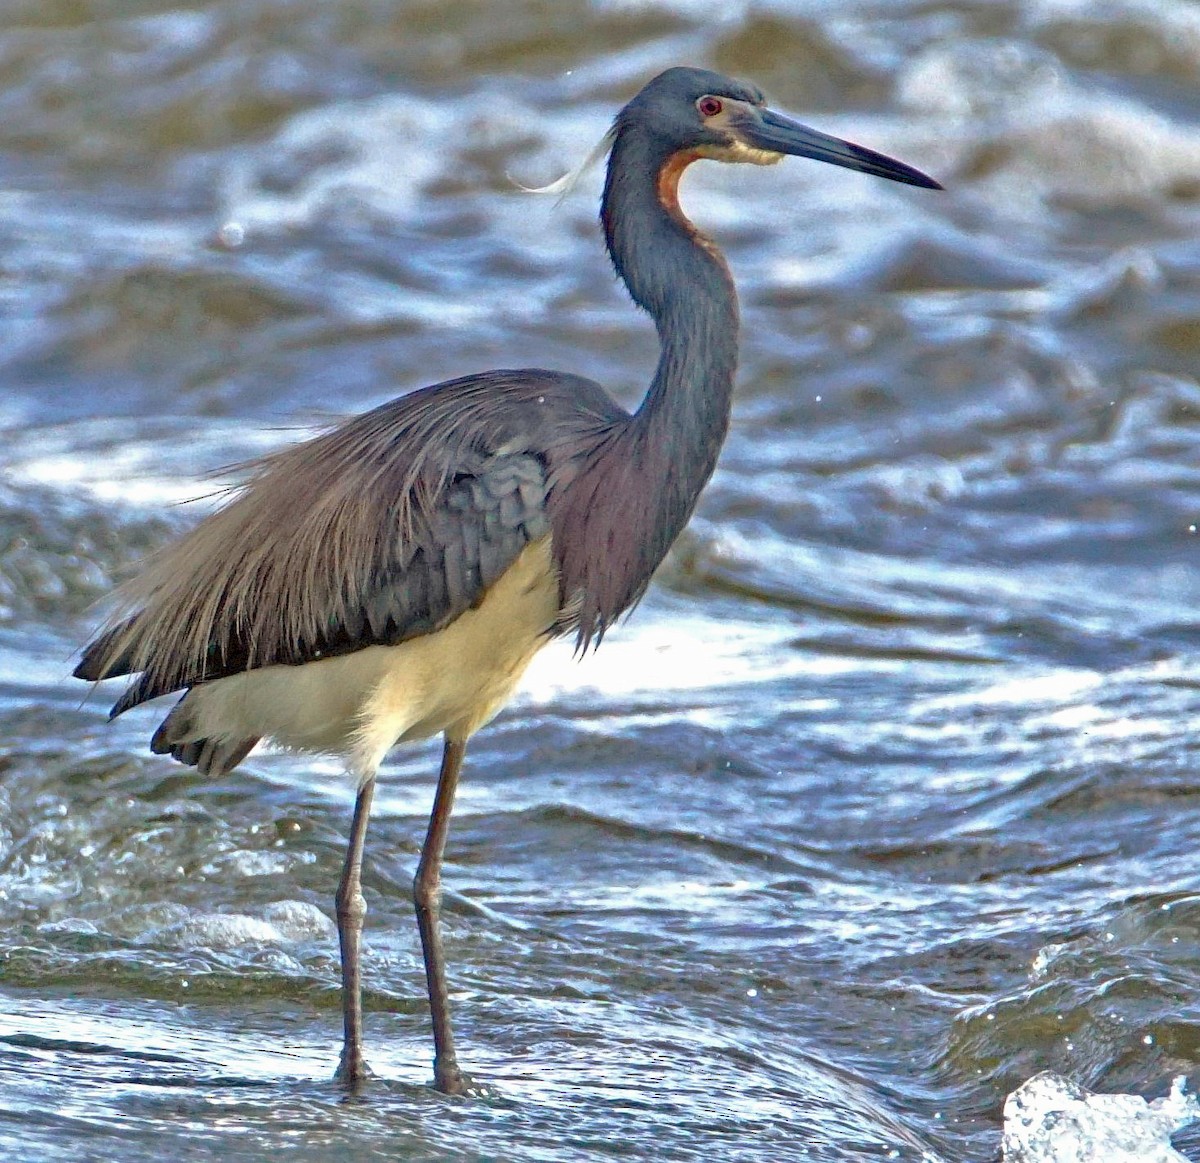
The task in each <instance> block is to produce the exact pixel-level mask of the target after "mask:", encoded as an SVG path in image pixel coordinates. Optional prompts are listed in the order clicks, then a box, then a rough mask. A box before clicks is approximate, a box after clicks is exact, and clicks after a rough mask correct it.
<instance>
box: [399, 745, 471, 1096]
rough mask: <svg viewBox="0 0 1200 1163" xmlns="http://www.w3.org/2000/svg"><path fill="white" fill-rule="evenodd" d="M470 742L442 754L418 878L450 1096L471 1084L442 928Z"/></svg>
mask: <svg viewBox="0 0 1200 1163" xmlns="http://www.w3.org/2000/svg"><path fill="white" fill-rule="evenodd" d="M466 749H467V745H466V742H465V741H464V742H461V743H459V742H456V741H454V740H452V739H450V738H449V737H447V739H446V746H445V750H444V751H443V752H442V770H441V773H440V774H439V775H438V785H437V792H436V793H435V795H434V797H433V814H432V815H431V816H430V817H429V831H428V832H427V833H426V835H425V846H424V847H423V848H422V849H421V860H420V863H419V864H418V865H417V875H416V877H415V878H414V879H413V903H414V904H415V905H416V907H417V926H418V928H419V929H420V931H421V951H422V953H423V954H424V955H425V978H426V980H427V981H428V983H429V1012H430V1015H431V1017H432V1018H433V1048H434V1053H433V1084H434V1086H436V1087H437V1089H438V1090H440V1091H443V1092H444V1093H445V1094H466V1093H467V1088H468V1086H469V1082H468V1080H467V1079H466V1077H464V1075H463V1072H462V1071H461V1070H460V1069H459V1067H458V1058H457V1056H456V1055H455V1053H454V1033H453V1031H452V1030H451V1028H450V997H449V994H448V992H447V989H446V959H445V956H444V955H443V953H442V936H441V932H440V931H439V928H438V918H439V914H440V912H441V901H442V892H441V883H442V853H443V852H444V851H445V848H446V833H447V832H448V831H449V828H450V811H451V809H452V808H453V807H454V791H455V789H456V788H457V787H458V773H459V770H460V769H461V767H462V761H463V754H464V753H465V752H466Z"/></svg>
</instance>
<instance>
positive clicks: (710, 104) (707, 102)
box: [696, 97, 725, 117]
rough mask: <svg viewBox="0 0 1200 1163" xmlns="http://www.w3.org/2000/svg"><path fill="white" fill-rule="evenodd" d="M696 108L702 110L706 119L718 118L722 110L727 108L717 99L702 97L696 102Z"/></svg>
mask: <svg viewBox="0 0 1200 1163" xmlns="http://www.w3.org/2000/svg"><path fill="white" fill-rule="evenodd" d="M696 108H697V109H699V110H700V112H701V114H702V115H703V116H705V117H716V115H717V114H718V113H720V112H721V110H722V109H724V108H725V106H724V105H722V104H721V102H720V100H719V99H718V98H717V97H701V98H700V100H699V101H697V102H696Z"/></svg>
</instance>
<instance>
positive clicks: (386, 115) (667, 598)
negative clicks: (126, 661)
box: [0, 0, 1200, 1161]
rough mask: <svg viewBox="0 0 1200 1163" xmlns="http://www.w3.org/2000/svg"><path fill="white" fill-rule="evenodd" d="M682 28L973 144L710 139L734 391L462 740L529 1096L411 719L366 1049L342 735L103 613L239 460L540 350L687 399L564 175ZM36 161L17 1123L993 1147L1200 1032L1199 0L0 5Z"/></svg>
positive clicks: (26, 140) (5, 364) (463, 1140)
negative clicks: (158, 735) (349, 931)
mask: <svg viewBox="0 0 1200 1163" xmlns="http://www.w3.org/2000/svg"><path fill="white" fill-rule="evenodd" d="M681 62H687V63H695V64H705V65H709V66H712V67H716V68H719V69H723V70H725V71H729V72H732V73H735V74H738V75H742V76H745V77H747V78H749V79H752V80H754V81H756V82H757V83H759V84H760V85H762V86H763V87H764V88H765V89H766V90H767V92H768V94H769V95H770V97H771V98H772V101H773V104H775V105H776V106H777V107H780V108H784V109H787V110H789V111H790V112H792V113H794V114H795V115H797V116H799V117H800V118H802V119H803V120H806V121H809V122H811V123H813V124H816V125H819V126H820V127H821V128H823V129H825V130H827V131H830V132H834V133H838V134H840V135H844V136H849V137H852V138H855V139H857V140H861V141H863V142H864V143H866V144H870V145H872V146H874V147H876V148H879V149H882V150H884V151H886V152H888V153H892V154H895V155H897V156H899V157H901V158H904V159H905V160H907V161H909V162H911V163H913V164H915V165H918V166H920V167H921V168H922V169H925V170H928V171H929V172H932V173H934V174H936V175H937V176H939V177H940V178H941V179H942V180H943V181H944V182H945V183H946V185H947V187H948V192H947V193H946V194H942V195H933V194H929V193H927V192H922V191H909V190H904V189H901V188H899V187H896V186H893V185H891V184H888V183H883V182H877V181H872V180H869V179H866V178H862V177H858V176H854V175H850V174H847V173H845V172H844V171H838V170H834V169H831V168H830V167H823V166H817V165H813V164H811V163H803V162H790V163H785V164H783V165H781V166H779V167H777V168H775V169H772V170H768V171H762V170H758V169H751V168H749V167H742V168H733V167H717V166H698V167H694V169H693V171H691V172H690V173H689V177H688V179H687V182H686V183H685V189H684V201H685V203H686V205H687V206H688V208H689V211H690V212H691V213H692V214H693V215H694V217H695V218H696V219H697V221H698V222H700V223H701V224H702V225H704V226H705V227H706V228H707V229H709V230H711V232H712V233H714V234H715V235H716V236H717V238H718V239H719V240H720V242H721V244H722V246H723V247H724V248H725V249H726V251H727V253H728V255H729V258H730V262H731V265H732V267H733V270H734V273H735V275H736V277H737V280H738V283H739V286H740V288H741V292H742V299H743V307H744V337H743V361H742V371H741V373H740V380H739V382H740V388H739V392H738V396H737V401H736V407H735V418H734V429H733V433H732V435H731V437H730V440H729V444H728V446H727V448H726V451H725V454H724V457H723V459H722V462H721V467H720V468H719V470H718V472H717V475H716V477H715V478H714V481H713V483H712V485H711V487H710V488H709V490H708V492H707V493H706V494H705V496H704V498H703V500H702V502H701V506H700V510H699V513H698V516H697V518H696V519H695V520H694V521H693V523H692V526H691V528H690V529H689V531H688V532H687V534H686V535H685V537H684V538H683V539H682V541H681V542H680V544H679V545H678V547H677V549H676V551H675V552H674V554H673V555H672V557H671V558H670V559H669V561H668V563H667V565H666V566H665V567H664V569H663V570H662V572H661V574H660V578H659V584H658V585H657V587H656V588H655V589H654V590H653V591H652V593H651V595H650V597H649V598H648V599H647V601H646V602H645V603H644V604H643V606H642V607H641V608H640V609H639V611H638V612H637V614H636V615H635V617H634V618H633V620H632V621H631V622H629V623H628V624H627V625H625V626H624V627H622V628H621V629H620V630H619V631H617V632H615V633H613V634H612V635H611V636H610V638H609V639H608V640H606V642H605V644H604V647H603V648H602V649H601V651H600V652H599V653H598V654H597V655H595V656H594V657H591V658H589V659H587V660H586V661H584V662H582V663H577V662H575V661H574V660H573V659H572V658H571V657H570V655H569V652H568V651H567V650H566V649H559V650H551V651H548V652H547V653H546V655H545V656H544V657H543V658H541V659H539V661H538V662H537V663H536V664H535V668H534V669H533V671H531V673H530V676H529V678H528V681H527V682H526V683H525V685H524V687H523V693H522V695H521V696H520V698H519V699H518V700H517V702H516V703H515V705H514V706H513V707H512V708H511V709H510V710H509V711H507V712H506V713H505V714H504V715H503V716H502V717H501V718H500V719H499V720H498V721H497V722H496V724H495V725H494V726H493V727H492V728H490V729H489V730H488V731H486V732H484V733H482V734H481V735H480V736H479V737H478V738H477V740H476V742H475V745H474V747H473V750H472V754H471V756H470V757H469V761H468V762H469V772H468V775H467V778H466V781H465V786H464V789H463V793H462V798H461V802H460V806H459V809H458V811H457V814H456V818H455V825H454V829H453V832H452V836H451V844H450V851H449V854H448V864H447V871H446V882H447V885H448V889H449V890H450V899H449V901H448V915H447V918H446V929H447V941H448V954H449V958H450V965H451V972H452V987H453V990H454V993H455V1005H456V1007H457V1015H458V1022H459V1035H460V1040H461V1042H462V1055H463V1058H464V1063H465V1064H466V1065H467V1067H468V1068H469V1069H470V1070H471V1071H472V1073H473V1074H475V1075H476V1076H477V1077H478V1078H481V1079H483V1080H486V1082H487V1083H488V1084H489V1085H490V1087H491V1088H492V1091H493V1095H492V1097H490V1098H488V1099H484V1100H479V1101H474V1102H470V1103H460V1102H454V1101H448V1100H445V1099H443V1098H441V1097H440V1096H438V1095H436V1094H434V1093H432V1092H431V1091H430V1090H428V1088H427V1082H428V1078H429V1075H430V1046H429V1039H428V1035H427V1029H426V1026H427V1016H426V1007H425V1001H424V986H423V979H422V973H421V966H420V958H419V953H418V949H417V941H416V933H415V926H414V924H413V923H412V919H411V910H410V906H409V903H408V884H409V880H410V877H411V873H412V869H413V866H414V863H415V857H416V853H417V843H418V840H419V837H420V836H421V834H422V832H423V824H424V818H425V815H426V813H427V811H428V808H429V803H430V800H431V796H432V785H433V771H434V766H435V762H436V755H435V753H434V751H433V750H429V749H406V750H401V751H398V752H397V753H396V754H395V756H394V757H393V759H392V760H391V761H390V762H389V763H388V764H387V765H386V767H385V772H384V786H383V788H382V789H381V798H380V799H379V801H378V806H377V811H376V815H375V819H374V822H373V825H372V834H371V837H370V843H369V867H368V870H367V871H366V873H365V878H366V883H367V895H368V904H369V907H370V913H369V916H368V929H367V940H366V977H367V983H368V993H367V999H366V1004H367V1010H368V1014H367V1027H368V1029H367V1032H368V1039H369V1051H370V1058H371V1061H372V1064H373V1065H374V1068H375V1070H376V1072H377V1073H378V1074H379V1075H381V1078H382V1081H380V1082H379V1083H378V1084H377V1085H376V1086H375V1087H374V1088H373V1089H372V1091H371V1093H370V1095H369V1097H368V1098H367V1100H366V1101H364V1102H361V1103H352V1104H347V1103H344V1102H342V1101H339V1097H338V1095H337V1093H336V1091H335V1090H334V1088H333V1087H332V1086H331V1085H330V1075H331V1072H332V1069H333V1066H334V1064H335V1062H336V1053H337V1046H338V1040H339V1037H340V1022H339V1016H338V1009H337V1006H338V995H337V970H336V941H335V939H334V936H333V929H332V923H331V920H330V917H331V914H332V907H331V905H332V900H331V898H332V893H333V889H334V886H335V884H336V880H337V875H338V870H339V867H340V861H341V854H342V846H343V837H344V835H345V832H346V829H347V827H348V823H349V814H350V805H351V798H352V793H351V789H350V788H349V787H348V786H347V784H346V781H345V780H344V778H343V777H342V776H341V775H340V774H339V772H338V771H337V770H336V768H335V767H334V766H333V765H330V764H325V763H322V762H320V761H314V760H310V759H296V758H294V757H287V756H280V755H274V754H269V753H268V754H263V755H259V756H255V757H253V758H252V759H251V760H250V761H249V762H248V763H247V764H246V765H245V767H244V768H243V769H241V770H239V771H238V772H236V773H234V774H233V775H232V776H230V777H228V778H226V779H224V780H222V781H220V782H215V783H210V782H206V781H205V780H204V779H203V778H201V777H198V776H197V775H195V774H194V773H193V772H191V771H185V770H184V769H182V768H180V767H178V766H177V765H173V764H171V763H169V762H166V761H164V760H161V759H158V758H155V757H152V756H150V755H149V754H148V753H147V750H146V739H147V737H148V734H149V732H150V730H151V729H152V726H153V724H154V722H155V712H154V711H153V710H150V711H139V712H135V713H131V714H129V715H128V716H126V717H125V718H123V719H121V720H119V721H118V722H117V723H115V724H113V725H111V726H109V725H107V724H106V723H105V719H104V709H105V707H106V705H107V704H106V702H105V700H104V699H102V698H92V699H89V700H87V701H83V688H82V687H81V685H80V684H78V683H73V682H71V681H70V680H68V678H67V677H66V676H67V673H68V671H69V669H70V665H71V654H72V651H73V650H75V649H76V648H77V646H78V645H79V644H80V642H81V641H82V640H83V639H84V638H85V636H86V635H87V633H88V631H89V629H90V628H91V627H92V626H93V625H94V624H95V622H96V620H97V618H98V616H99V615H98V612H97V609H96V608H95V603H97V602H98V601H101V600H102V599H103V597H104V596H105V595H106V594H107V593H108V592H109V590H110V588H111V586H112V585H113V583H114V581H115V580H118V579H120V578H121V577H124V576H126V575H127V574H128V573H129V571H130V570H131V569H132V568H133V564H134V563H135V562H136V560H137V559H138V558H139V557H141V556H142V555H143V554H144V553H146V552H147V551H149V550H151V549H152V548H153V547H154V546H156V545H159V544H161V543H162V542H163V541H164V540H165V539H167V538H168V537H169V536H171V535H172V534H173V533H174V532H175V531H177V530H179V529H181V528H184V527H186V526H187V525H188V524H189V523H191V522H193V521H194V520H195V519H196V517H197V516H198V514H199V513H200V512H203V511H204V510H205V508H206V506H208V505H210V504H211V503H212V502H211V494H212V492H213V488H214V485H213V482H212V479H211V477H210V474H211V473H212V472H213V471H214V470H216V469H219V468H220V467H221V466H223V465H227V464H229V463H231V462H235V461H238V460H241V459H244V458H246V457H248V456H252V455H256V454H258V453H260V452H262V451H264V450H266V449H268V448H272V447H276V446H278V445H280V444H282V443H283V442H285V441H289V440H292V439H295V438H296V437H297V436H298V435H302V434H304V433H306V432H308V431H311V430H313V429H314V428H315V427H317V426H319V425H321V424H322V423H324V422H326V421H327V420H329V419H330V418H335V417H339V416H342V415H345V414H347V413H350V412H353V411H358V410H361V409H365V408H367V407H369V406H371V405H373V404H375V403H377V402H379V401H381V400H383V399H386V398H388V397H390V396H392V395H394V394H397V393H399V392H401V391H403V390H406V389H408V388H410V387H414V386H417V385H419V384H422V383H428V382H432V381H434V380H437V379H441V378H446V377H450V376H453V375H459V374H464V373H467V372H471V371H476V370H479V369H481V368H486V367H494V366H514V365H515V366H520V365H523V364H529V363H535V364H539V365H542V366H549V367H560V368H563V369H567V370H572V371H577V372H581V373H583V374H586V375H590V376H593V377H595V378H597V379H600V380H601V381H602V382H604V383H606V384H607V385H609V386H610V387H611V389H612V390H613V391H614V393H615V394H617V395H618V396H619V397H620V398H621V399H622V400H623V401H624V402H626V403H632V402H634V401H635V400H636V399H637V398H638V396H639V393H640V391H641V389H642V386H643V385H644V384H645V382H646V381H647V379H648V376H649V372H650V369H651V367H652V365H653V359H654V353H655V347H654V338H653V332H652V329H651V328H650V327H649V325H648V323H647V321H646V320H645V319H644V318H642V317H639V316H638V314H637V313H636V312H635V311H634V310H633V309H632V308H631V307H630V305H629V303H628V301H627V299H626V297H625V295H624V293H623V292H622V290H621V289H620V287H619V286H618V285H617V284H616V283H615V282H614V280H613V278H612V276H611V271H610V268H609V267H608V265H607V261H606V259H605V257H604V255H603V252H602V249H601V246H600V242H599V237H598V233H597V230H596V226H595V208H596V197H597V195H598V190H599V177H598V176H593V177H591V178H590V179H589V180H587V181H585V182H584V184H583V186H582V187H581V189H580V191H579V192H577V193H576V194H574V195H573V196H572V197H570V198H569V199H568V200H567V201H566V202H565V203H564V204H563V205H562V206H559V207H556V206H555V205H554V204H553V203H552V202H551V201H550V200H547V199H534V198H529V197H527V196H524V195H522V194H520V193H518V192H516V190H515V186H514V181H519V182H522V183H525V184H537V183H540V182H545V181H548V180H550V179H552V178H554V177H556V176H557V175H558V174H559V173H561V172H562V171H563V170H565V169H566V168H568V167H569V166H571V165H573V164H574V163H575V162H576V161H578V160H579V159H580V158H581V157H582V156H583V154H584V153H586V151H587V150H588V149H589V148H590V147H591V145H592V144H593V143H594V142H595V141H596V140H597V139H598V138H599V137H600V135H601V134H602V133H603V131H604V129H605V128H606V126H607V123H608V120H609V118H610V117H611V115H612V113H613V111H614V110H615V108H616V107H617V106H618V105H619V104H620V103H621V102H622V101H623V100H624V99H625V98H626V97H628V96H629V95H630V94H631V93H632V92H633V91H634V90H635V89H636V88H637V86H638V85H639V84H640V83H641V82H642V81H643V80H645V79H646V78H647V77H648V76H650V75H651V74H652V73H653V72H655V71H657V70H658V69H660V68H662V67H665V66H667V65H670V64H674V63H681ZM0 176H2V181H0V256H2V258H0V304H2V306H0V427H2V431H3V439H2V440H0V1145H2V1146H3V1149H4V1150H5V1151H6V1152H7V1154H8V1155H9V1156H10V1157H11V1158H14V1159H38V1160H68V1159H70V1160H75V1159H79V1160H83V1159H88V1160H92V1159H117V1158H120V1159H122V1160H135V1161H136V1160H142V1159H146V1160H149V1159H161V1158H163V1157H164V1156H170V1157H173V1158H177V1159H180V1160H186V1159H193V1158H212V1157H217V1158H222V1159H247V1160H249V1159H265V1158H273V1159H277V1158H287V1159H296V1160H307V1159H312V1160H318V1159H327V1158H347V1159H366V1158H375V1157H384V1156H386V1157H388V1158H404V1159H430V1160H435V1159H436V1160H444V1159H453V1160H559V1159H563V1158H581V1159H582V1158H589V1159H590V1158H595V1159H601V1158H607V1157H613V1156H617V1157H626V1158H640V1159H664V1160H665V1159H671V1160H688V1159H704V1160H712V1159H721V1160H782V1159H819V1160H856V1159H870V1158H881V1159H885V1158H894V1159H907V1160H938V1161H957V1160H987V1159H993V1158H995V1157H996V1156H997V1154H998V1150H999V1141H1000V1109H1001V1106H1002V1104H1003V1101H1004V1098H1005V1096H1006V1094H1008V1093H1009V1092H1010V1091H1012V1090H1013V1089H1014V1088H1015V1087H1016V1086H1017V1085H1019V1084H1020V1083H1021V1082H1023V1081H1024V1080H1025V1079H1027V1078H1028V1077H1030V1076H1031V1075H1032V1074H1035V1073H1036V1072H1037V1071H1039V1070H1043V1069H1053V1070H1056V1071H1058V1072H1060V1073H1062V1074H1065V1075H1068V1076H1070V1077H1072V1078H1074V1079H1076V1080H1077V1081H1078V1082H1080V1083H1082V1084H1084V1085H1085V1086H1087V1087H1089V1088H1090V1089H1093V1090H1108V1091H1126V1092H1136V1093H1138V1094H1142V1095H1146V1096H1153V1095H1161V1094H1164V1093H1165V1092H1166V1091H1167V1089H1168V1086H1169V1082H1170V1079H1171V1077H1172V1076H1174V1075H1176V1074H1189V1073H1190V1074H1191V1075H1192V1076H1193V1078H1195V1076H1196V1075H1197V1073H1200V1067H1198V1063H1200V937H1198V926H1200V870H1198V868H1197V858H1196V852H1197V849H1198V848H1200V735H1198V729H1197V719H1198V712H1200V662H1198V661H1197V654H1196V647H1197V644H1198V643H1200V616H1198V614H1197V610H1198V609H1200V570H1197V549H1198V547H1200V540H1198V538H1200V534H1198V533H1197V525H1198V523H1200V384H1198V383H1197V378H1196V376H1197V359H1198V356H1200V241H1198V239H1200V10H1198V9H1197V7H1196V6H1195V4H1194V3H1191V2H1188V0H974V2H973V0H944V2H939V0H845V2H841V3H838V4H833V3H821V2H819V0H808V2H799V3H796V2H792V3H784V2H783V0H776V2H774V3H771V2H761V3H755V4H746V3H737V2H734V3H727V4H723V5H706V4H697V3H692V2H690V0H660V2H639V0H593V2H592V3H582V2H580V0H563V2H561V3H554V4H549V3H534V2H525V3H521V2H518V0H488V2H487V3H484V2H482V0H464V2H459V3H452V4H447V3H439V4H433V3H426V2H421V0H403V2H402V0H342V2H340V3H338V4H336V5H334V4H328V3H324V2H321V0H291V2H285V0H240V2H239V3H237V4H224V3H215V2H209V3H199V4H197V6H195V7H194V8H192V9H190V10H186V11H185V10H181V9H176V8H173V7H172V6H170V5H169V4H167V3H165V2H163V0H136V2H134V0H128V2H124V3H116V2H101V3H96V4H91V5H80V4H77V3H74V2H71V0H9V3H8V4H7V5H6V7H5V13H4V15H3V16H2V17H0ZM205 495H210V499H208V500H200V501H199V502H197V503H196V504H193V505H180V504H178V503H177V502H180V501H182V500H184V499H185V498H191V497H198V496H199V497H204V496H205ZM1198 1145H1200V1136H1197V1135H1195V1134H1193V1135H1192V1137H1191V1139H1190V1142H1189V1139H1188V1133H1187V1132H1185V1133H1184V1135H1183V1136H1181V1137H1180V1138H1179V1139H1178V1140H1177V1146H1180V1148H1181V1149H1183V1150H1185V1151H1187V1150H1189V1149H1190V1150H1192V1151H1193V1153H1195V1154H1196V1157H1198V1158H1200V1146H1198Z"/></svg>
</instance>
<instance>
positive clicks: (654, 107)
mask: <svg viewBox="0 0 1200 1163" xmlns="http://www.w3.org/2000/svg"><path fill="white" fill-rule="evenodd" d="M622 123H624V124H626V125H635V124H636V125H637V126H638V127H639V128H640V129H641V130H642V131H643V132H645V133H648V134H650V135H652V136H653V137H654V138H655V139H656V140H657V141H658V142H659V143H660V148H662V149H663V152H664V153H665V154H667V155H668V156H671V155H674V156H680V155H686V156H687V160H689V161H690V160H695V159H697V158H702V157H705V158H712V159H714V160H716V161H724V162H749V163H751V164H753V165H772V164H773V163H775V162H777V161H779V160H780V159H781V158H783V157H785V156H787V155H791V156H794V157H809V158H814V159H816V160H817V161H822V162H829V163H830V164H831V165H835V166H844V167H845V168H846V169H850V170H857V171H859V172H860V173H864V174H873V175H875V176H876V177H880V178H889V179H891V180H892V181H893V182H903V183H905V184H906V185H910V186H923V187H925V188H926V189H933V190H940V189H941V188H942V187H941V185H940V183H938V182H936V181H934V180H933V178H931V177H929V176H928V175H926V174H923V173H921V171H920V170H917V169H914V168H913V167H912V166H908V165H905V164H904V163H903V162H899V161H896V160H895V159H894V158H890V157H886V156H885V155H884V154H881V153H876V152H875V151H874V150H871V149H866V148H865V147H864V146H861V145H855V144H854V143H853V142H849V141H842V140H841V139H840V138H837V137H831V136H829V135H828V134H826V133H821V132H819V131H818V130H816V129H810V128H809V127H808V126H806V125H801V124H800V123H799V122H798V121H793V120H792V119H791V118H789V117H784V116H783V115H782V114H780V113H776V112H774V110H772V109H768V108H767V104H766V99H765V98H764V97H763V94H762V91H761V90H760V89H758V88H756V87H755V86H754V85H748V84H745V83H744V82H741V81H735V80H732V79H731V78H729V77H724V76H722V75H721V74H720V73H714V72H711V71H710V70H708V69H690V68H673V69H668V70H667V71H666V72H664V73H660V74H659V75H658V76H657V77H655V78H654V79H653V80H652V81H650V82H649V83H647V84H646V85H645V86H644V87H643V88H642V90H641V91H640V92H639V93H638V94H637V96H636V97H634V98H633V100H632V101H630V102H629V104H628V105H626V107H625V108H624V109H623V110H622V111H621V115H620V117H619V118H618V128H620V126H621V124H622Z"/></svg>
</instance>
